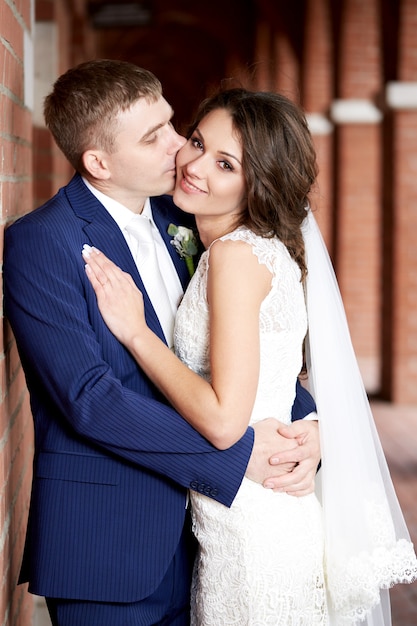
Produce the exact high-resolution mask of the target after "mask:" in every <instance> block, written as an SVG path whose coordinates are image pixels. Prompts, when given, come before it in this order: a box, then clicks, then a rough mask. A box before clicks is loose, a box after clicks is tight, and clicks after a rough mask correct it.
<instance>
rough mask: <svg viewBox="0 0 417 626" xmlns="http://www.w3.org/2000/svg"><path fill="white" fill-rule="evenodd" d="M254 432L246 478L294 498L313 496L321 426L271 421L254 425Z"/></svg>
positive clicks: (270, 419) (315, 423)
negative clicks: (311, 494) (310, 494)
mask: <svg viewBox="0 0 417 626" xmlns="http://www.w3.org/2000/svg"><path fill="white" fill-rule="evenodd" d="M254 430H255V443H254V447H253V451H252V456H251V458H250V460H249V464H248V467H247V470H246V477H247V478H249V479H250V480H253V481H255V482H258V483H261V484H263V485H264V487H266V488H269V489H273V490H274V491H285V492H287V493H288V494H290V495H293V496H305V495H307V494H309V493H312V492H313V491H314V478H315V475H316V471H317V466H318V464H319V462H320V438H319V427H318V422H316V421H313V420H298V421H297V422H293V423H292V424H290V425H288V426H286V425H284V424H282V423H281V422H278V421H277V420H274V419H272V418H268V419H265V420H262V421H261V422H258V423H257V424H255V425H254Z"/></svg>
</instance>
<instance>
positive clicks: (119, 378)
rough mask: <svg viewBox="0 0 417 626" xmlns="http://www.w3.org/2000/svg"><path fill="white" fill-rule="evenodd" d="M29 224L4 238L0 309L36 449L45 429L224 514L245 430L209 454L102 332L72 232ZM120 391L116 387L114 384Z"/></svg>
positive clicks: (237, 479) (247, 440)
mask: <svg viewBox="0 0 417 626" xmlns="http://www.w3.org/2000/svg"><path fill="white" fill-rule="evenodd" d="M57 233H58V228H57V229H56V232H55V231H52V232H51V230H49V229H48V228H46V227H45V225H44V224H42V223H38V222H37V221H36V220H29V221H25V220H23V221H22V222H20V223H18V224H15V225H14V226H12V227H10V228H9V229H7V231H6V240H5V261H4V280H5V309H6V315H7V317H8V319H9V321H10V323H11V326H12V329H13V331H14V334H15V337H16V341H17V345H18V349H19V353H20V357H21V360H22V365H23V367H24V371H25V374H26V379H27V383H28V388H29V390H30V392H31V406H32V412H33V415H34V418H35V429H36V436H37V447H39V446H40V447H41V448H42V447H43V448H44V449H47V448H48V447H51V446H52V447H53V446H54V441H53V437H54V423H55V424H57V423H59V428H58V429H56V430H59V432H63V431H64V432H65V431H68V433H69V436H68V439H69V440H71V438H74V437H75V438H77V440H78V441H81V440H84V441H86V442H87V443H88V444H89V445H90V444H91V445H93V446H94V447H96V448H97V449H98V450H101V451H104V450H106V451H108V452H110V453H111V454H113V455H117V456H118V457H121V458H123V459H125V460H128V461H130V462H132V463H134V464H136V465H138V466H141V467H144V468H147V469H149V470H152V471H155V472H157V473H159V474H162V475H164V476H166V477H168V478H170V479H172V480H174V481H175V482H176V483H178V484H180V485H182V486H183V487H185V488H193V486H194V485H195V484H196V482H198V484H200V485H201V484H204V483H207V484H210V485H211V486H212V488H211V490H210V493H209V494H207V495H211V496H212V497H213V498H215V499H217V500H218V501H220V502H222V503H223V504H226V505H227V506H229V505H230V504H231V502H232V501H233V498H234V496H235V494H236V491H237V489H238V488H239V486H240V483H241V480H242V478H243V476H244V473H245V470H246V466H247V463H248V461H249V457H250V454H251V451H252V446H253V437H254V435H253V430H252V429H251V428H248V430H247V432H246V434H245V435H244V437H243V438H242V439H241V440H240V441H239V442H238V443H237V444H236V445H235V446H233V447H232V448H230V449H229V450H226V451H218V450H216V449H215V448H214V447H213V446H211V444H209V443H208V442H207V441H206V440H205V439H204V438H203V437H201V436H200V435H199V434H198V433H197V432H196V431H195V430H194V429H193V428H192V427H190V426H189V425H188V423H187V422H185V420H183V419H182V417H181V416H180V415H178V414H177V413H176V412H175V411H174V410H173V409H172V408H171V407H170V406H168V405H166V404H165V403H163V402H162V401H161V402H159V401H157V400H155V390H154V389H152V388H151V386H150V383H149V381H148V380H147V379H146V378H145V377H144V375H143V374H142V373H141V372H139V375H138V371H137V365H136V364H135V363H134V361H133V359H131V357H130V355H129V354H128V352H127V351H126V350H125V349H124V348H123V347H122V346H121V345H120V344H119V343H118V342H117V341H116V339H115V338H114V337H113V335H111V333H110V332H109V331H108V329H107V327H105V325H104V323H103V322H102V320H101V316H100V314H99V311H98V309H97V306H96V303H95V295H94V293H93V291H92V289H91V286H90V285H89V283H88V280H87V278H86V276H85V271H84V264H83V261H82V258H81V248H82V243H83V242H82V240H80V241H70V239H71V238H73V239H75V238H76V237H78V238H79V237H80V236H81V234H80V233H75V229H74V230H73V231H70V230H69V231H68V232H67V233H66V234H67V238H66V239H65V238H62V236H61V235H59V234H57ZM132 381H134V382H132ZM122 383H123V384H122Z"/></svg>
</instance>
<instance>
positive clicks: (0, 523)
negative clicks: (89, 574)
mask: <svg viewBox="0 0 417 626" xmlns="http://www.w3.org/2000/svg"><path fill="white" fill-rule="evenodd" d="M0 25H1V26H0V27H1V38H2V39H1V40H0V68H1V69H0V84H1V86H2V90H1V92H0V139H1V143H0V146H1V148H0V150H1V164H2V166H1V172H0V210H1V229H2V231H1V234H2V237H1V242H2V243H3V232H4V228H5V227H6V226H7V224H8V223H9V222H10V221H11V220H13V219H15V218H16V217H18V216H19V215H22V214H23V213H25V212H26V211H27V210H28V209H30V208H31V207H32V186H31V177H32V154H31V150H32V125H31V113H30V111H29V110H28V109H27V108H26V106H25V94H24V70H25V68H24V30H26V31H27V33H28V35H29V36H30V28H31V24H30V2H29V1H27V2H19V3H18V2H9V3H6V2H5V0H0ZM2 248H3V246H1V252H2ZM2 337H3V338H4V343H2V344H1V345H0V372H1V397H0V402H1V404H0V488H1V492H0V500H1V502H0V538H1V539H0V563H1V572H0V576H1V580H2V582H3V584H2V586H1V595H0V623H2V624H16V625H23V624H29V623H30V620H31V614H32V600H31V598H30V596H29V595H28V594H27V592H26V586H20V587H17V578H18V574H19V569H20V562H21V555H22V549H23V543H24V537H25V531H26V521H27V511H28V500H29V490H30V482H31V472H32V450H33V428H32V419H31V414H30V409H29V401H28V394H27V391H26V386H25V381H24V375H23V371H22V367H21V365H20V362H19V358H18V354H17V350H16V345H15V342H14V338H13V337H12V335H11V333H10V330H9V327H8V325H7V323H5V321H4V318H3V334H2Z"/></svg>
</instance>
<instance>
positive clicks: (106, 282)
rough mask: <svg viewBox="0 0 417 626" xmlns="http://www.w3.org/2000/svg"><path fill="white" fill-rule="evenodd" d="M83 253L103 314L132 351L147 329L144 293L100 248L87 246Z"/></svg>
mask: <svg viewBox="0 0 417 626" xmlns="http://www.w3.org/2000/svg"><path fill="white" fill-rule="evenodd" d="M82 254H83V258H84V261H85V263H86V265H85V271H86V274H87V276H88V279H89V281H90V283H91V285H92V286H93V289H94V291H95V292H96V296H97V304H98V308H99V309H100V313H101V315H102V316H103V319H104V321H105V322H106V324H107V326H108V327H109V329H110V330H111V332H112V333H113V334H114V335H115V336H116V337H117V339H118V340H119V341H120V342H121V343H123V344H124V345H125V346H126V347H128V348H129V346H130V345H131V343H132V342H133V340H134V337H135V336H137V335H138V334H140V333H141V332H144V331H145V330H146V329H147V326H146V321H145V313H144V306H143V296H142V293H141V292H140V291H139V289H138V288H137V287H136V285H135V283H134V282H133V279H132V277H131V276H130V274H127V273H126V272H123V271H122V270H121V269H120V268H119V267H118V266H117V265H115V264H114V263H113V261H110V259H108V258H107V257H106V256H105V255H104V254H103V253H102V252H100V251H99V250H97V248H92V247H91V246H88V245H87V244H86V245H84V248H83V252H82Z"/></svg>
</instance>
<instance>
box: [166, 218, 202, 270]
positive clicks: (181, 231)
mask: <svg viewBox="0 0 417 626" xmlns="http://www.w3.org/2000/svg"><path fill="white" fill-rule="evenodd" d="M168 235H173V236H174V239H171V244H172V245H173V246H174V248H175V250H176V251H177V252H178V254H179V255H180V257H181V258H182V259H184V260H185V262H186V264H187V268H188V271H189V273H190V277H191V276H192V275H193V274H194V271H195V268H194V259H193V256H194V255H195V254H197V251H198V246H197V239H196V236H195V235H194V233H193V231H192V229H191V228H186V227H185V226H175V224H170V225H169V226H168Z"/></svg>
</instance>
